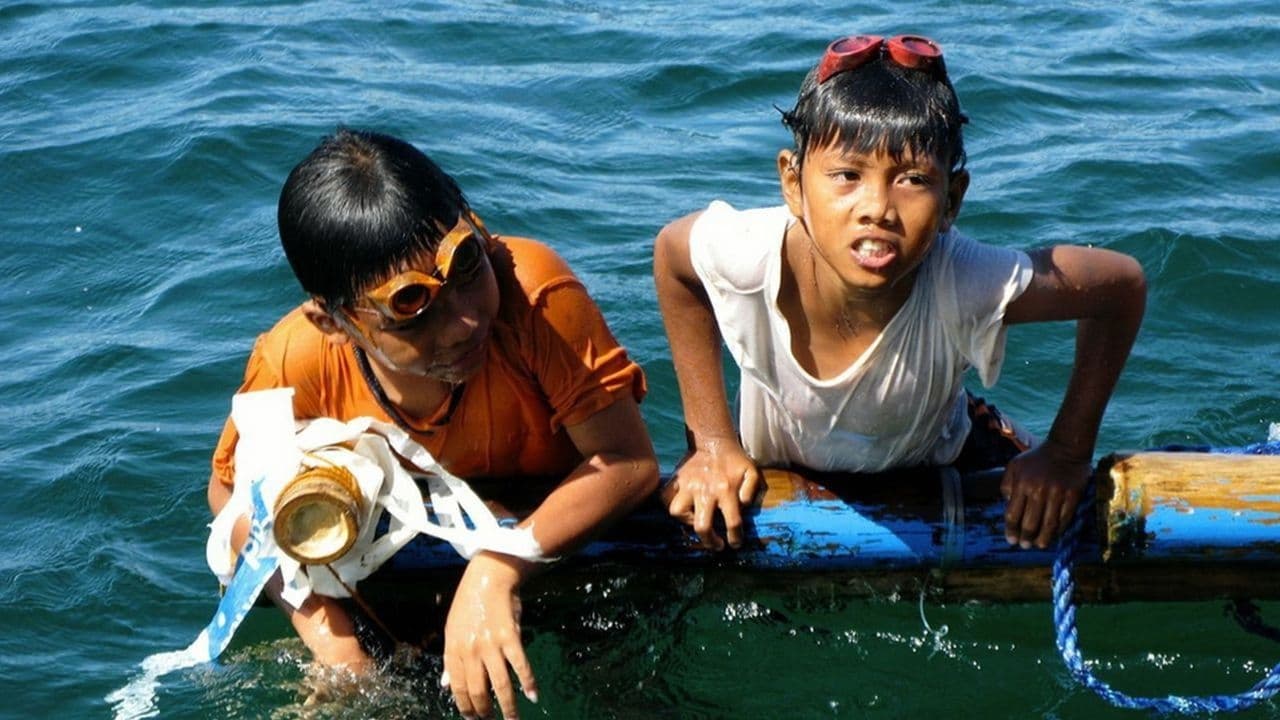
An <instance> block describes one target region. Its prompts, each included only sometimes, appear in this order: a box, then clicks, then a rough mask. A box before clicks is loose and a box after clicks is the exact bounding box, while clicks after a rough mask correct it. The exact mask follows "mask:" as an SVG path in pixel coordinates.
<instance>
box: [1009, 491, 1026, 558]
mask: <svg viewBox="0 0 1280 720" xmlns="http://www.w3.org/2000/svg"><path fill="white" fill-rule="evenodd" d="M1026 503H1027V498H1026V496H1025V495H1023V494H1022V493H1013V495H1012V496H1011V497H1010V498H1009V504H1008V505H1007V506H1006V507H1005V509H1004V539H1005V540H1006V541H1007V542H1008V543H1009V544H1010V545H1017V544H1018V536H1019V534H1020V528H1021V527H1022V510H1023V507H1024V506H1025V505H1026Z"/></svg>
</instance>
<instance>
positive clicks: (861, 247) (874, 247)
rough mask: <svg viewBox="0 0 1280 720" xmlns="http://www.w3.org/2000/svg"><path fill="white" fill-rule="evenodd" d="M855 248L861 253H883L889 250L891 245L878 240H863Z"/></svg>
mask: <svg viewBox="0 0 1280 720" xmlns="http://www.w3.org/2000/svg"><path fill="white" fill-rule="evenodd" d="M854 249H855V251H856V252H857V253H858V254H859V255H883V254H884V253H886V252H888V250H889V246H888V245H887V244H885V243H882V242H880V241H878V240H863V241H862V242H860V243H858V246H857V247H856V248H854Z"/></svg>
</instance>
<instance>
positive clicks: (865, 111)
mask: <svg viewBox="0 0 1280 720" xmlns="http://www.w3.org/2000/svg"><path fill="white" fill-rule="evenodd" d="M966 122H968V119H967V118H966V117H965V116H964V113H962V112H961V111H960V100H959V98H957V97H956V91H955V88H953V87H952V86H951V81H950V79H948V78H947V73H946V68H945V66H942V65H941V61H939V66H938V67H937V68H936V69H935V70H912V69H908V68H904V67H901V66H899V65H898V64H896V63H894V62H892V61H890V60H888V59H887V58H886V57H884V56H881V57H878V58H875V59H873V60H871V61H869V62H867V63H866V64H864V65H861V66H859V67H857V68H854V69H852V70H848V71H845V72H840V73H837V74H835V75H832V76H831V77H829V78H827V81H826V82H825V83H822V84H818V79H817V67H814V69H812V70H810V71H809V74H808V75H806V76H805V79H804V82H803V83H801V85H800V94H799V96H798V97H797V99H796V104H795V107H794V108H792V109H791V110H783V111H782V124H783V125H785V126H787V128H788V129H790V130H791V133H792V135H793V136H794V137H795V152H796V156H797V157H796V160H797V162H798V163H800V164H803V162H804V156H805V153H806V152H807V151H808V150H810V149H811V148H822V147H827V146H828V145H831V144H832V143H834V142H837V141H838V142H839V143H840V145H841V149H842V150H844V151H845V152H857V153H870V152H875V151H877V150H881V149H883V150H886V151H888V153H889V154H890V155H891V156H893V157H895V158H901V157H902V156H903V155H904V154H905V153H906V152H907V151H910V152H911V153H912V154H917V155H918V154H921V153H927V154H929V155H931V156H933V157H934V158H936V159H937V160H938V161H939V162H940V163H941V164H942V166H943V167H944V168H947V169H948V170H949V171H950V172H951V173H952V174H954V173H956V172H959V171H960V170H963V169H964V165H965V160H966V157H965V152H964V136H963V133H962V132H961V128H962V126H963V125H964V124H965V123H966Z"/></svg>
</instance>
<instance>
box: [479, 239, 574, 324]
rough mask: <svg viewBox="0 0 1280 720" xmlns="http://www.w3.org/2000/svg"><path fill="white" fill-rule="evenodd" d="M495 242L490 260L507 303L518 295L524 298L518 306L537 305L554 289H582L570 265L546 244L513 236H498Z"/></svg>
mask: <svg viewBox="0 0 1280 720" xmlns="http://www.w3.org/2000/svg"><path fill="white" fill-rule="evenodd" d="M494 242H495V246H494V248H493V250H492V252H491V253H490V261H491V262H492V263H493V269H494V274H495V275H496V276H497V279H498V284H499V286H500V287H501V288H502V294H503V297H504V300H506V299H511V300H515V298H513V297H510V296H512V295H515V296H519V297H520V298H523V299H524V302H521V303H519V305H522V306H534V305H537V304H538V303H539V302H540V301H541V300H542V296H543V295H544V294H545V293H547V292H548V291H550V290H552V289H554V288H557V287H562V286H565V285H577V286H582V281H580V280H579V279H578V276H577V275H575V274H574V272H573V268H571V267H570V266H569V263H568V262H567V261H566V260H565V259H564V258H563V257H561V256H560V254H559V253H558V252H556V251H555V250H554V249H552V248H551V247H550V246H549V245H547V244H546V243H543V242H541V241H539V240H534V239H532V238H526V237H515V236H510V235H503V236H500V237H496V238H494ZM504 304H506V303H505V302H504Z"/></svg>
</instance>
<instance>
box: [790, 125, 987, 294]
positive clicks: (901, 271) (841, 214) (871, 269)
mask: <svg viewBox="0 0 1280 720" xmlns="http://www.w3.org/2000/svg"><path fill="white" fill-rule="evenodd" d="M794 160H795V156H794V154H793V153H792V152H791V151H789V150H784V151H782V152H781V153H779V155H778V172H779V175H780V177H781V180H782V189H783V196H784V197H785V198H786V200H787V205H788V207H789V208H790V210H791V212H792V214H793V215H795V216H796V217H797V218H799V219H800V220H801V221H802V222H803V223H804V227H805V229H806V230H807V231H808V233H809V236H810V238H811V239H812V242H813V246H814V250H815V251H816V253H817V254H818V255H820V256H821V258H822V260H823V261H825V264H826V265H827V266H828V267H829V268H830V269H831V270H832V271H834V272H835V274H836V275H837V276H839V278H840V279H841V280H842V281H843V282H844V284H845V286H846V287H849V288H861V289H864V290H871V291H874V290H878V289H890V288H892V287H893V286H894V285H895V284H896V283H898V281H900V280H903V279H904V278H907V279H909V278H911V277H913V276H914V272H915V269H916V268H917V267H918V266H919V264H920V262H921V261H922V260H923V259H924V257H925V255H927V254H928V252H929V248H930V247H932V246H933V242H934V240H935V239H936V238H937V236H938V233H939V232H943V231H946V230H947V229H949V228H950V227H951V223H952V222H953V221H954V220H955V216H956V213H957V212H958V211H959V209H960V202H961V200H963V198H964V191H965V189H966V188H967V186H968V174H967V173H964V172H963V171H961V172H959V173H956V174H955V175H954V176H949V175H950V173H949V172H948V170H947V169H946V168H944V167H943V166H942V165H941V164H939V163H938V161H937V159H936V158H934V157H932V156H929V155H920V156H915V155H913V154H910V153H908V154H905V155H904V156H903V157H901V158H898V159H897V160H895V159H894V158H893V156H892V155H890V154H889V153H888V152H886V151H883V150H879V151H876V152H872V153H858V152H852V151H850V152H846V151H845V150H844V149H843V148H842V147H841V145H840V143H839V141H838V140H837V142H834V143H832V144H830V145H828V146H826V147H816V148H810V149H809V150H808V152H807V153H806V155H805V158H804V164H803V165H802V166H800V167H798V168H797V167H796V165H795V163H794Z"/></svg>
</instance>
